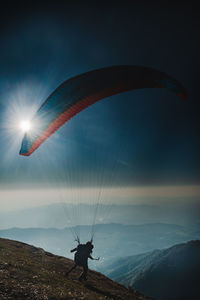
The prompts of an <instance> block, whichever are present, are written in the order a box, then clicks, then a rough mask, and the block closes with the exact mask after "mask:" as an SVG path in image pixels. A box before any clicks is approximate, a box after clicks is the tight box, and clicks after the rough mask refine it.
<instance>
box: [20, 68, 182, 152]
mask: <svg viewBox="0 0 200 300" xmlns="http://www.w3.org/2000/svg"><path fill="white" fill-rule="evenodd" d="M144 88H167V89H169V90H171V91H172V92H173V93H175V94H176V95H177V96H179V97H181V98H183V99H185V98H187V93H186V90H185V89H184V87H183V86H182V85H181V84H180V83H179V82H178V81H177V80H175V79H174V78H172V77H170V76H168V75H167V74H165V73H163V72H160V71H158V70H155V69H152V68H147V67H143V66H113V67H107V68H103V69H98V70H94V71H90V72H87V73H84V74H81V75H79V76H76V77H73V78H71V79H69V80H67V81H65V82H63V83H62V84H61V85H60V86H59V87H58V88H57V89H56V90H55V91H54V92H53V93H52V94H51V95H50V96H49V97H48V98H47V100H46V101H45V102H44V103H43V104H42V105H41V107H40V108H39V110H38V111H37V113H36V115H35V116H34V118H33V122H34V123H36V124H38V130H37V132H36V133H34V134H31V133H29V134H28V133H26V134H25V136H24V138H23V141H22V146H21V150H20V154H21V155H25V156H29V155H30V154H32V153H33V152H34V151H35V150H36V149H37V148H38V147H39V146H40V145H41V144H42V143H43V142H44V141H45V140H46V139H48V138H49V137H50V136H51V135H52V134H53V133H54V132H55V131H56V130H58V129H59V128H60V127H61V126H62V125H63V124H65V123H66V122H67V121H69V120H70V119H71V118H72V117H73V116H75V115H76V114H78V113H79V112H81V111H82V110H84V109H85V108H87V107H88V106H90V105H92V104H94V103H95V102H97V101H99V100H101V99H103V98H106V97H109V96H112V95H115V94H118V93H122V92H125V91H130V90H135V89H144Z"/></svg>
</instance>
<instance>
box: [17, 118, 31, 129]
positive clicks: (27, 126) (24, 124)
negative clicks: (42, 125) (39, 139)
mask: <svg viewBox="0 0 200 300" xmlns="http://www.w3.org/2000/svg"><path fill="white" fill-rule="evenodd" d="M19 128H20V129H21V130H22V131H23V132H28V131H30V129H31V123H30V121H28V120H26V121H21V122H20V124H19Z"/></svg>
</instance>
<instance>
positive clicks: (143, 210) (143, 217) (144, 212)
mask: <svg viewBox="0 0 200 300" xmlns="http://www.w3.org/2000/svg"><path fill="white" fill-rule="evenodd" d="M13 201H14V200H13ZM27 201H28V200H27ZM180 201H181V200H180ZM180 201H179V202H175V201H174V202H173V203H170V204H169V203H165V202H164V203H162V204H161V203H158V204H156V205H155V204H154V205H153V204H148V205H147V204H140V205H139V204H137V205H136V204H135V205H127V204H125V205H122V204H121V205H114V204H108V205H105V204H102V205H99V206H98V211H97V217H96V219H95V221H96V224H105V223H120V224H124V225H140V224H149V223H167V224H177V225H181V226H187V227H193V228H194V227H195V228H198V229H199V228H200V219H199V214H198V213H197V212H198V211H199V206H198V205H197V204H196V202H194V200H193V201H188V202H187V203H185V202H184V201H181V204H180ZM96 208H97V206H96V205H90V204H79V205H78V206H77V205H75V204H72V203H71V204H70V203H68V204H67V203H56V204H51V205H44V206H39V207H34V208H27V209H23V210H14V211H4V212H0V229H7V228H12V227H20V228H27V227H29V228H30V227H31V228H33V227H34V228H38V227H39V228H41V227H42V228H50V227H51V228H64V227H66V226H76V225H90V224H92V223H93V219H94V214H95V213H96Z"/></svg>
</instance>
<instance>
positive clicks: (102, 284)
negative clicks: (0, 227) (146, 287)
mask: <svg viewBox="0 0 200 300" xmlns="http://www.w3.org/2000/svg"><path fill="white" fill-rule="evenodd" d="M0 258H1V264H0V273H1V278H0V284H1V286H0V299H14V300H34V299H35V300H39V299H49V300H50V299H51V300H62V299H63V300H64V299H69V300H70V299H71V300H72V299H74V300H80V299H83V300H84V299H85V300H86V299H87V300H94V299H95V300H100V299H116V300H124V299H126V300H147V297H145V296H143V295H142V294H140V293H138V292H137V293H136V292H134V291H133V290H130V289H127V288H125V287H124V286H122V285H120V284H118V283H116V282H114V281H113V280H110V279H109V278H107V277H105V276H104V275H102V274H100V273H98V272H95V271H90V270H89V272H88V280H87V281H84V282H80V281H79V280H78V278H79V276H80V273H81V272H82V270H81V269H80V268H77V269H76V270H74V272H73V273H72V274H70V276H68V277H66V276H65V273H66V271H67V270H69V269H70V268H71V267H72V265H73V262H72V261H71V260H69V259H67V258H64V257H61V256H57V255H53V254H51V253H49V252H45V251H44V250H43V249H41V248H36V247H32V246H30V245H27V244H24V243H20V242H17V241H11V240H7V239H1V238H0Z"/></svg>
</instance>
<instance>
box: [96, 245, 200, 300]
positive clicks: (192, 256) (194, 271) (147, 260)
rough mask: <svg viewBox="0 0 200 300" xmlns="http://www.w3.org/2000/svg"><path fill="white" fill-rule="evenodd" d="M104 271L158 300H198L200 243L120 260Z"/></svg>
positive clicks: (114, 278) (113, 262) (109, 275)
mask: <svg viewBox="0 0 200 300" xmlns="http://www.w3.org/2000/svg"><path fill="white" fill-rule="evenodd" d="M102 271H104V273H105V274H106V275H107V276H108V277H110V278H112V279H113V280H116V281H117V282H119V283H121V284H124V285H125V286H131V287H132V288H134V289H136V290H139V291H140V292H143V293H144V294H147V295H148V296H150V297H153V298H155V299H158V300H189V299H199V295H200V290H199V279H200V240H196V241H190V242H187V243H183V244H179V245H175V246H173V247H170V248H168V249H164V250H154V251H151V252H148V253H144V254H140V255H134V256H129V257H124V258H118V259H115V260H113V261H112V262H111V263H110V264H109V263H107V266H106V268H105V266H104V268H102Z"/></svg>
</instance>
